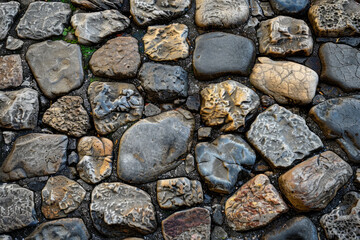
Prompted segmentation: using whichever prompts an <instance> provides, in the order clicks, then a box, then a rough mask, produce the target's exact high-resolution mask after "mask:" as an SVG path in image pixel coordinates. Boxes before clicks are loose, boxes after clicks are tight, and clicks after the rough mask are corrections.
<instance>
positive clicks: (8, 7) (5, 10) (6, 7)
mask: <svg viewBox="0 0 360 240" xmlns="http://www.w3.org/2000/svg"><path fill="white" fill-rule="evenodd" d="M19 10H20V3H18V2H15V1H10V2H4V3H0V40H3V39H4V38H5V37H6V35H7V34H8V32H9V30H10V28H11V26H12V24H13V22H14V18H15V16H16V15H17V14H18V12H19Z"/></svg>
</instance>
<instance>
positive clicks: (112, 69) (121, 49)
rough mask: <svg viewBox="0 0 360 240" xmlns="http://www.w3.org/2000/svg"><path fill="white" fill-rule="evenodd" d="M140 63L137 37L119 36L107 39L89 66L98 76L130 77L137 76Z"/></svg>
mask: <svg viewBox="0 0 360 240" xmlns="http://www.w3.org/2000/svg"><path fill="white" fill-rule="evenodd" d="M140 63H141V60H140V54H139V46H138V41H137V40H136V38H133V37H117V38H114V39H111V40H109V41H107V42H106V43H105V44H104V45H103V46H102V47H101V48H100V49H99V50H97V51H95V52H94V54H93V55H92V56H91V59H90V62H89V66H90V69H91V71H92V72H93V73H94V75H96V76H100V77H108V78H115V79H128V78H133V77H135V76H136V73H137V70H138V68H139V67H140Z"/></svg>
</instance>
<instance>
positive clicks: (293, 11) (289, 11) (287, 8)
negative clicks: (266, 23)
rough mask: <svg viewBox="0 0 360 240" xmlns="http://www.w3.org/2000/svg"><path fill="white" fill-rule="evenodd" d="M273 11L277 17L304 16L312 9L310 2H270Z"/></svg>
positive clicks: (284, 0) (304, 0)
mask: <svg viewBox="0 0 360 240" xmlns="http://www.w3.org/2000/svg"><path fill="white" fill-rule="evenodd" d="M270 4H271V7H272V9H273V10H274V12H275V13H276V14H277V15H282V14H284V15H291V16H301V15H304V14H305V13H306V12H307V10H308V9H309V7H310V0H291V1H289V0H270Z"/></svg>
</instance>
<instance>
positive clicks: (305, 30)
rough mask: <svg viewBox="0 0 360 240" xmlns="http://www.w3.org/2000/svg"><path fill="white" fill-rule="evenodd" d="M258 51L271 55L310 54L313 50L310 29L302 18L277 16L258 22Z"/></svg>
mask: <svg viewBox="0 0 360 240" xmlns="http://www.w3.org/2000/svg"><path fill="white" fill-rule="evenodd" d="M257 37H258V39H259V51H260V53H261V54H265V55H271V56H278V57H283V56H292V55H304V56H310V55H311V53H312V51H313V46H314V43H313V39H312V37H311V31H310V28H309V27H308V25H307V24H306V22H304V21H303V20H299V19H295V18H291V17H285V16H278V17H276V18H272V19H269V20H266V21H262V22H261V23H260V28H259V29H258V30H257Z"/></svg>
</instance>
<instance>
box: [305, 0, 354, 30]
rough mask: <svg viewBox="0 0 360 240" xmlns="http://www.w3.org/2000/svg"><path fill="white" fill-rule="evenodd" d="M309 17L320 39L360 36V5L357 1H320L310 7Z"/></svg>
mask: <svg viewBox="0 0 360 240" xmlns="http://www.w3.org/2000/svg"><path fill="white" fill-rule="evenodd" d="M308 17H309V20H310V23H311V25H312V26H313V29H314V31H315V34H316V35H317V36H319V37H341V36H353V35H358V34H360V24H359V21H360V3H358V2H356V1H355V0H318V1H317V2H315V4H313V5H312V6H311V7H310V9H309V12H308Z"/></svg>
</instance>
